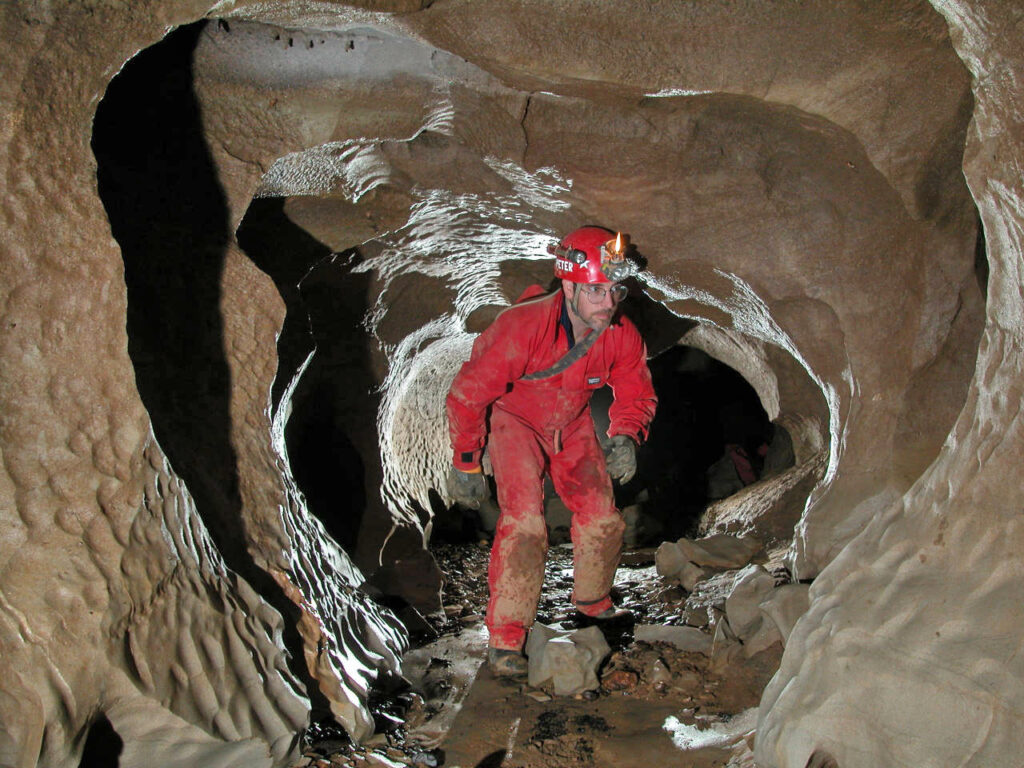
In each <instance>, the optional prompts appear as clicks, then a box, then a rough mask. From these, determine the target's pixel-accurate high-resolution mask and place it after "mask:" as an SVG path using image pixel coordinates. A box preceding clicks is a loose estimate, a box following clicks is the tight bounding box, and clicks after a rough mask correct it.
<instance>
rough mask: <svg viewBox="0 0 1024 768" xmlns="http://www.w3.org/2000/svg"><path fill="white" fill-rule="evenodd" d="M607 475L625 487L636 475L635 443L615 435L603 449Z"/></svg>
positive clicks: (622, 436) (623, 436)
mask: <svg viewBox="0 0 1024 768" xmlns="http://www.w3.org/2000/svg"><path fill="white" fill-rule="evenodd" d="M604 458H605V463H606V464H607V466H608V475H609V476H610V477H611V478H612V480H618V481H619V482H620V483H622V484H623V485H625V484H626V483H628V482H629V481H630V480H632V479H633V475H635V474H636V443H635V442H633V439H632V438H630V437H628V436H626V435H615V436H613V437H612V438H611V439H610V440H608V442H607V443H605V447H604Z"/></svg>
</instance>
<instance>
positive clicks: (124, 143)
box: [92, 22, 323, 701]
mask: <svg viewBox="0 0 1024 768" xmlns="http://www.w3.org/2000/svg"><path fill="white" fill-rule="evenodd" d="M204 24H205V23H204V22H198V23H196V24H191V25H188V26H183V27H179V28H178V29H176V30H174V31H173V32H171V33H170V34H168V35H167V37H165V38H164V39H163V40H162V41H160V42H159V43H157V44H155V45H153V46H151V47H149V48H147V49H145V50H143V51H142V52H140V53H139V54H138V55H136V56H135V57H134V58H133V59H131V60H130V61H129V62H128V63H127V64H126V65H125V66H124V68H123V69H122V71H121V72H120V73H119V74H118V75H117V76H116V77H114V78H113V80H111V82H110V84H109V86H108V88H107V92H106V94H105V96H104V98H103V100H102V101H101V102H100V103H99V105H98V107H97V109H96V116H95V119H94V124H93V137H92V149H93V153H94V155H95V157H96V161H97V172H96V175H97V183H98V188H99V195H100V199H101V200H102V202H103V205H104V208H105V209H106V212H107V216H108V218H109V220H110V227H111V231H112V233H113V235H114V237H115V239H116V240H117V242H118V244H119V245H120V247H121V254H122V257H123V260H124V276H125V283H126V288H127V297H128V303H127V318H126V323H127V333H128V353H129V356H130V357H131V360H132V364H133V366H134V370H135V379H136V386H137V387H138V391H139V395H140V396H141V399H142V402H143V403H144V405H145V407H146V410H147V411H148V413H149V416H150V419H151V422H152V428H153V433H154V435H155V436H156V439H157V441H158V442H159V444H160V447H161V449H162V450H163V452H164V454H165V455H166V456H167V459H168V461H169V462H170V464H171V466H172V467H173V470H174V472H175V473H176V474H177V475H178V476H179V477H181V478H182V480H184V482H185V484H186V486H187V488H188V491H189V493H190V494H191V496H192V498H193V499H194V501H195V506H196V511H197V512H198V514H199V516H200V517H201V518H202V520H203V523H204V525H205V527H206V530H207V531H208V532H209V535H210V537H211V539H212V540H213V543H214V545H215V546H216V548H217V550H218V552H219V553H220V554H221V556H222V557H223V559H224V562H225V563H226V565H227V566H228V567H229V568H230V569H231V570H232V571H234V572H235V573H237V574H238V575H239V576H241V577H242V578H243V579H245V580H246V581H247V582H248V583H249V584H251V585H252V586H253V587H254V588H255V589H256V590H257V591H258V592H259V594H260V595H261V596H262V597H263V598H264V599H265V600H266V601H267V602H268V603H270V604H271V605H272V606H273V607H274V608H275V609H276V610H277V611H278V612H279V613H281V614H282V616H284V617H285V621H284V622H283V632H284V642H285V645H286V647H287V648H289V649H291V651H292V653H290V654H288V655H287V656H288V660H289V662H288V663H289V669H290V671H291V672H292V674H293V675H294V676H295V677H296V678H297V679H299V680H301V681H302V682H303V683H304V685H305V686H306V689H307V695H309V696H311V697H312V698H313V700H314V701H319V700H320V699H322V698H323V696H322V694H320V693H319V689H318V687H317V685H316V683H315V682H314V681H313V680H312V678H311V677H310V675H309V672H308V670H307V669H306V666H305V664H304V663H303V655H302V648H303V642H302V639H301V637H300V636H299V634H298V630H297V622H298V618H299V609H298V607H297V606H295V605H294V603H292V602H291V601H290V600H288V599H287V597H285V595H284V593H283V591H282V590H281V588H280V586H279V585H278V584H277V583H276V582H275V581H274V580H273V579H272V578H271V577H270V575H269V574H268V573H266V572H265V571H264V570H263V569H262V568H259V567H258V566H257V565H256V563H255V562H254V560H253V557H252V555H251V554H250V552H249V550H248V546H247V537H246V536H245V533H244V532H245V529H246V523H245V519H244V517H243V515H242V499H241V493H240V489H239V476H238V461H237V455H236V452H235V449H234V446H233V445H232V443H231V410H230V403H231V386H232V382H231V372H230V369H229V366H228V361H227V357H226V353H225V347H224V322H223V317H222V315H221V309H220V301H221V287H220V286H221V278H222V274H223V270H224V263H225V256H226V252H227V248H228V245H229V243H230V241H231V231H230V223H229V213H228V207H227V202H226V199H225V196H224V192H223V189H222V188H221V185H220V181H219V179H218V176H217V171H216V168H215V165H214V163H213V160H212V158H211V156H210V152H209V148H208V147H207V145H206V142H205V139H204V137H203V130H202V123H201V120H200V110H199V104H198V102H197V100H196V96H195V93H194V91H193V72H192V56H193V53H194V51H195V48H196V45H197V43H198V41H199V36H200V35H201V34H202V32H203V28H204Z"/></svg>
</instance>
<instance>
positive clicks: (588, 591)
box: [447, 227, 657, 676]
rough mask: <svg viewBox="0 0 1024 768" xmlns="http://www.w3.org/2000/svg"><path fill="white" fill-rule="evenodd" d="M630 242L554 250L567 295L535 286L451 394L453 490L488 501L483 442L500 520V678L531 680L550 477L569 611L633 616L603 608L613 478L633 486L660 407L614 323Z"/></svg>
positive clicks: (479, 344) (596, 234)
mask: <svg viewBox="0 0 1024 768" xmlns="http://www.w3.org/2000/svg"><path fill="white" fill-rule="evenodd" d="M626 250H627V245H626V241H625V239H624V238H622V236H618V237H616V236H615V235H614V234H613V233H612V232H610V231H608V230H606V229H603V228H601V227H583V228H581V229H577V230H575V231H573V232H571V233H570V234H568V235H566V236H565V237H564V238H563V239H562V241H561V242H560V243H559V244H558V245H557V246H556V245H552V247H550V248H549V251H551V252H552V253H553V254H554V255H555V256H556V259H555V276H556V277H557V278H561V284H560V286H559V289H558V290H557V291H555V292H554V293H550V294H544V293H543V289H541V288H540V286H533V287H532V288H531V289H529V290H527V292H526V293H524V294H523V297H522V298H521V299H520V300H519V302H518V303H517V304H515V305H513V306H512V307H510V308H508V309H506V310H505V311H504V312H502V313H501V314H500V315H499V316H498V317H497V319H496V320H495V321H494V323H493V324H492V325H491V326H490V327H489V328H488V329H487V330H485V331H484V332H483V333H482V334H480V336H479V337H478V338H477V340H476V342H475V343H474V344H473V352H472V356H471V357H470V359H469V360H468V361H467V362H466V363H465V364H464V365H463V366H462V369H461V370H460V371H459V373H458V374H457V375H456V377H455V380H454V381H453V382H452V386H451V389H450V391H449V393H448V400H447V411H448V421H449V429H450V436H451V442H452V448H453V450H454V467H453V470H452V473H451V475H450V478H449V491H450V493H451V494H452V496H453V497H454V498H455V499H456V501H459V502H461V503H463V504H466V505H467V506H471V507H478V506H479V504H480V503H481V502H482V501H483V500H485V499H486V498H487V497H488V489H487V482H486V480H485V478H484V476H483V473H482V469H481V466H480V459H481V454H482V452H483V449H484V445H485V442H486V444H487V447H488V455H489V456H490V461H491V465H492V467H493V470H494V479H495V482H496V484H497V488H498V504H499V507H500V508H501V515H500V517H499V519H498V525H497V530H496V531H495V536H494V544H493V545H492V548H491V560H490V567H489V569H488V586H489V588H490V599H489V602H488V605H487V629H488V632H489V634H490V641H489V649H488V664H489V666H490V667H491V670H492V671H493V672H494V673H495V674H497V675H502V676H521V675H523V674H525V673H526V671H527V665H526V658H525V657H524V656H523V645H524V643H525V640H526V635H527V632H528V631H529V629H530V626H531V625H532V624H533V621H534V618H535V617H536V613H537V603H538V601H539V599H540V590H541V586H542V584H543V581H544V561H545V558H546V556H547V545H548V542H547V527H546V525H545V522H544V505H543V502H544V490H543V478H544V473H545V472H547V473H548V474H550V476H551V480H552V482H553V484H554V487H555V491H556V492H557V493H558V495H559V496H560V497H561V499H562V501H563V502H564V503H565V505H566V507H568V508H569V510H570V511H571V512H572V513H573V517H572V527H571V535H572V541H573V572H574V585H573V602H574V604H575V606H576V609H577V610H578V611H579V612H581V613H583V614H585V615H586V616H590V617H594V618H596V619H598V620H606V619H610V618H618V617H620V616H622V615H628V614H626V612H625V611H619V610H617V609H616V608H615V607H614V606H613V605H612V601H611V598H610V596H609V591H610V590H611V586H612V579H613V577H614V575H615V569H616V567H617V565H618V560H619V555H620V552H621V548H622V533H623V530H624V528H625V525H624V523H623V521H622V518H621V516H620V515H619V513H618V510H617V509H616V508H615V499H614V496H613V493H612V484H611V479H610V478H609V473H610V474H611V475H612V477H614V478H615V479H617V480H619V481H620V482H628V480H629V479H630V478H632V476H633V473H634V472H635V470H636V447H637V445H638V444H639V442H640V441H642V440H644V439H646V437H647V429H648V426H649V425H650V422H651V419H652V418H653V416H654V409H655V405H656V404H657V398H656V397H655V394H654V388H653V387H652V385H651V375H650V371H648V369H647V359H646V358H647V350H646V348H645V346H644V343H643V340H642V339H641V338H640V334H639V332H638V331H637V329H636V326H634V325H633V324H632V323H631V322H630V321H629V320H628V319H626V318H617V317H616V310H617V308H618V304H619V302H620V301H621V300H622V299H623V298H624V297H625V295H626V292H627V289H626V286H624V285H622V284H621V283H620V282H619V281H621V280H623V279H625V278H626V277H627V276H628V275H629V274H630V265H629V262H628V261H627V260H626V258H625V253H626ZM605 384H609V385H610V386H611V387H612V390H613V392H614V396H615V397H614V402H613V404H612V406H611V408H610V410H609V417H610V420H611V424H610V426H609V429H608V437H609V441H608V443H607V447H606V450H607V451H608V457H607V468H606V458H605V456H604V454H603V453H602V450H601V446H600V444H599V443H598V440H597V435H596V434H595V429H594V423H593V420H592V418H591V415H590V398H591V396H592V394H593V393H594V391H595V390H597V389H598V388H600V387H602V386H604V385H605Z"/></svg>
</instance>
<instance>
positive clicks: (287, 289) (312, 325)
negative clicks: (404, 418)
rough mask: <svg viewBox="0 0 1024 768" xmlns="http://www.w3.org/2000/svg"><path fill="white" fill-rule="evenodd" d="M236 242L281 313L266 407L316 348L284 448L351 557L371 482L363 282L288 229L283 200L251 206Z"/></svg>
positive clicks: (370, 389)
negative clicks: (275, 293)
mask: <svg viewBox="0 0 1024 768" xmlns="http://www.w3.org/2000/svg"><path fill="white" fill-rule="evenodd" d="M238 242H239V245H240V246H241V247H242V248H243V249H244V250H245V252H246V253H247V254H248V255H249V257H250V258H251V259H252V260H253V262H254V263H255V264H256V265H257V266H258V267H259V268H260V269H262V270H263V271H264V272H266V273H267V274H268V275H270V277H271V278H272V279H273V280H274V282H275V284H276V285H277V287H278V290H279V291H280V293H281V296H282V298H283V299H284V301H285V305H286V308H287V315H286V317H285V322H284V327H283V328H282V331H281V335H280V337H279V338H278V359H279V361H280V363H279V366H278V374H277V378H276V380H275V381H274V387H273V402H274V407H275V409H276V408H277V407H278V406H279V404H280V398H281V396H282V393H283V392H284V390H285V388H286V387H287V386H288V385H289V384H290V383H291V382H292V379H293V378H294V376H295V373H296V372H297V371H298V369H299V367H300V366H301V365H302V364H303V362H304V361H305V360H306V359H307V357H308V356H309V353H310V352H311V351H313V350H314V349H315V350H316V351H315V354H314V355H313V358H312V360H311V362H310V364H309V366H308V368H307V369H306V370H305V371H304V372H303V375H302V378H301V379H300V380H299V382H298V383H297V385H296V388H295V391H294V394H293V396H292V402H291V415H290V417H289V419H288V424H287V426H286V428H285V443H286V446H287V450H288V457H289V464H290V466H291V469H292V474H293V476H294V477H295V481H296V482H297V483H298V485H299V488H300V489H301V490H302V492H303V495H304V496H305V498H306V503H307V506H308V509H309V511H310V512H311V513H312V514H313V515H314V516H316V517H317V518H318V519H319V520H320V522H321V523H323V525H324V528H325V529H326V531H327V532H328V533H329V534H330V535H331V536H332V537H333V538H334V540H335V541H337V542H338V544H340V545H341V547H342V548H343V549H344V550H345V551H346V552H347V553H348V554H349V556H351V557H353V559H355V558H356V554H357V550H358V543H359V534H360V530H361V528H362V524H363V518H364V515H365V513H366V510H367V506H368V503H369V500H370V499H371V495H370V494H369V493H368V491H367V489H368V488H370V487H371V484H372V483H376V486H377V487H379V485H380V483H379V479H378V478H377V476H376V472H377V470H376V467H377V466H378V465H379V461H378V460H377V456H378V455H379V447H378V443H377V431H376V427H377V423H376V417H377V409H378V406H379V395H378V394H377V382H376V381H375V380H374V378H373V375H372V372H371V366H370V360H369V350H368V347H367V344H368V343H369V337H368V335H367V334H366V332H365V330H364V328H363V318H364V316H365V315H366V312H367V303H366V302H367V300H366V296H367V291H368V288H369V281H370V279H371V276H370V275H368V274H356V273H353V272H352V266H353V265H354V264H356V263H357V262H358V258H359V256H358V253H357V252H355V251H348V252H345V253H340V254H335V253H332V252H331V250H330V249H329V248H328V247H327V246H326V245H324V244H323V243H321V242H320V241H319V240H317V239H316V238H314V237H313V236H311V235H310V234H309V233H308V232H307V231H306V230H304V229H302V228H301V227H299V226H298V225H296V224H295V223H294V222H292V220H291V219H289V218H288V216H287V214H286V213H285V200H284V199H283V198H266V199H257V200H254V201H253V202H252V203H251V204H250V206H249V210H248V211H247V212H246V215H245V218H244V219H243V220H242V224H241V225H240V226H239V229H238ZM379 512H380V511H378V513H379ZM360 566H361V567H364V566H365V564H362V563H360Z"/></svg>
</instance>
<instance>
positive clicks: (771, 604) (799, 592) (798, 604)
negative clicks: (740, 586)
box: [759, 584, 810, 645]
mask: <svg viewBox="0 0 1024 768" xmlns="http://www.w3.org/2000/svg"><path fill="white" fill-rule="evenodd" d="M809 591H810V586H809V585H808V584H783V585H782V586H781V587H779V588H778V589H776V590H774V591H773V592H772V593H771V594H770V595H768V597H767V598H766V599H765V600H764V601H763V602H762V603H761V605H760V606H759V607H760V609H761V612H762V613H763V614H764V615H765V616H767V617H768V618H769V619H770V620H771V621H772V622H773V623H774V624H775V626H776V627H777V628H778V630H779V633H780V634H781V635H782V643H783V645H785V644H786V641H787V640H788V639H789V633H790V632H792V631H793V625H794V624H796V621H797V619H799V618H800V617H801V616H803V615H804V613H806V612H807V607H808V603H809V598H808V592H809Z"/></svg>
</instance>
